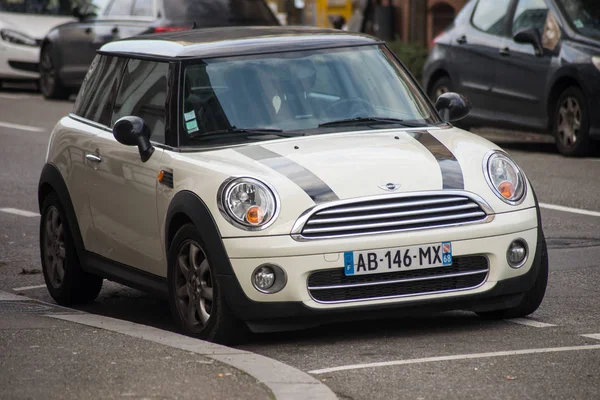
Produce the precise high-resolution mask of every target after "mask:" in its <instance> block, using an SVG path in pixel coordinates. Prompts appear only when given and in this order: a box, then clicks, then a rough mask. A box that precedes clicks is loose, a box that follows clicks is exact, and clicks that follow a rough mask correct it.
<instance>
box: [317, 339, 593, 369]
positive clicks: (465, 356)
mask: <svg viewBox="0 0 600 400" xmlns="http://www.w3.org/2000/svg"><path fill="white" fill-rule="evenodd" d="M583 350H600V344H596V345H589V346H570V347H550V348H542V349H525V350H509V351H496V352H493V353H474V354H457V355H454V356H442V357H428V358H413V359H410V360H396V361H384V362H376V363H369V364H354V365H344V366H341V367H333V368H323V369H315V370H312V371H308V373H309V374H326V373H329V372H339V371H348V370H353V369H363V368H376V367H389V366H394V365H409V364H422V363H429V362H437V361H454V360H469V359H474V358H490V357H507V356H519V355H524V354H540V353H558V352H562V351H583Z"/></svg>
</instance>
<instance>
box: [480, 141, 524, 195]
mask: <svg viewBox="0 0 600 400" xmlns="http://www.w3.org/2000/svg"><path fill="white" fill-rule="evenodd" d="M484 169H485V175H486V178H487V181H488V184H489V185H490V187H491V188H492V190H493V192H494V193H495V194H496V196H498V197H499V198H500V199H501V200H502V201H504V202H505V203H508V204H512V205H517V204H519V203H520V201H521V200H523V198H524V197H525V196H524V195H525V187H526V183H525V176H524V175H523V172H521V169H520V168H519V167H518V166H517V164H516V163H515V162H514V161H513V160H512V159H511V158H510V157H509V156H508V155H506V154H505V153H501V152H493V153H491V154H490V155H489V156H488V157H487V163H486V165H485V166H484Z"/></svg>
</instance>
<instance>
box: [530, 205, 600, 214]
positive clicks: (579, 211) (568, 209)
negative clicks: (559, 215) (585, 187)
mask: <svg viewBox="0 0 600 400" xmlns="http://www.w3.org/2000/svg"><path fill="white" fill-rule="evenodd" d="M540 207H541V208H547V209H548V210H555V211H564V212H569V213H573V214H581V215H590V216H592V217H600V212H598V211H590V210H582V209H581V208H573V207H565V206H557V205H556V204H548V203H540Z"/></svg>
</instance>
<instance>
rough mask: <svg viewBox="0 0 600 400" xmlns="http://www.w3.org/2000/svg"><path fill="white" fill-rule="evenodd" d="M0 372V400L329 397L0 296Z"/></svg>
mask: <svg viewBox="0 0 600 400" xmlns="http://www.w3.org/2000/svg"><path fill="white" fill-rule="evenodd" d="M86 325H87V326H86ZM0 371H1V372H0V398H2V399H44V400H45V399H113V398H131V399H150V398H151V399H220V400H229V399H257V400H259V399H274V398H278V399H305V398H315V399H330V398H335V397H331V396H333V393H332V392H330V391H329V389H328V388H327V387H326V386H324V385H322V384H319V382H318V381H316V380H315V379H314V378H312V377H310V376H308V375H307V374H304V373H303V372H301V371H299V370H296V369H294V368H292V367H290V366H287V365H285V364H282V363H280V362H278V361H275V360H271V359H269V358H267V357H263V356H260V355H257V354H253V353H249V352H245V351H242V350H237V349H233V348H228V347H224V346H219V345H215V344H212V343H208V342H203V341H201V340H196V339H192V338H188V337H186V336H182V335H178V334H174V333H171V332H166V331H162V330H160V329H156V328H152V327H147V326H143V325H138V324H134V323H131V322H127V321H121V320H117V319H112V318H107V317H101V316H96V315H93V314H87V313H83V312H79V311H77V310H72V309H67V308H62V307H59V306H55V305H52V304H48V303H43V302H38V301H35V300H31V299H27V298H25V297H21V296H16V295H13V294H8V293H4V292H0ZM244 371H246V372H244Z"/></svg>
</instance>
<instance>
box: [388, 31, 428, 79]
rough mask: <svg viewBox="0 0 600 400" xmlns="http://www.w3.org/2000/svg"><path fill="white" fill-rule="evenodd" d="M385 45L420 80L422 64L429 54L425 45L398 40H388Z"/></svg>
mask: <svg viewBox="0 0 600 400" xmlns="http://www.w3.org/2000/svg"><path fill="white" fill-rule="evenodd" d="M387 45H388V47H389V48H390V50H392V51H393V52H394V53H395V54H396V56H398V58H399V59H400V61H402V62H403V63H404V65H406V68H408V70H409V71H410V73H411V74H413V76H414V77H415V78H416V79H417V81H419V82H421V78H422V76H423V66H424V65H425V61H426V60H427V55H428V54H429V52H428V50H427V47H424V46H419V45H414V44H407V43H404V42H401V41H400V40H394V41H393V42H388V43H387Z"/></svg>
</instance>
